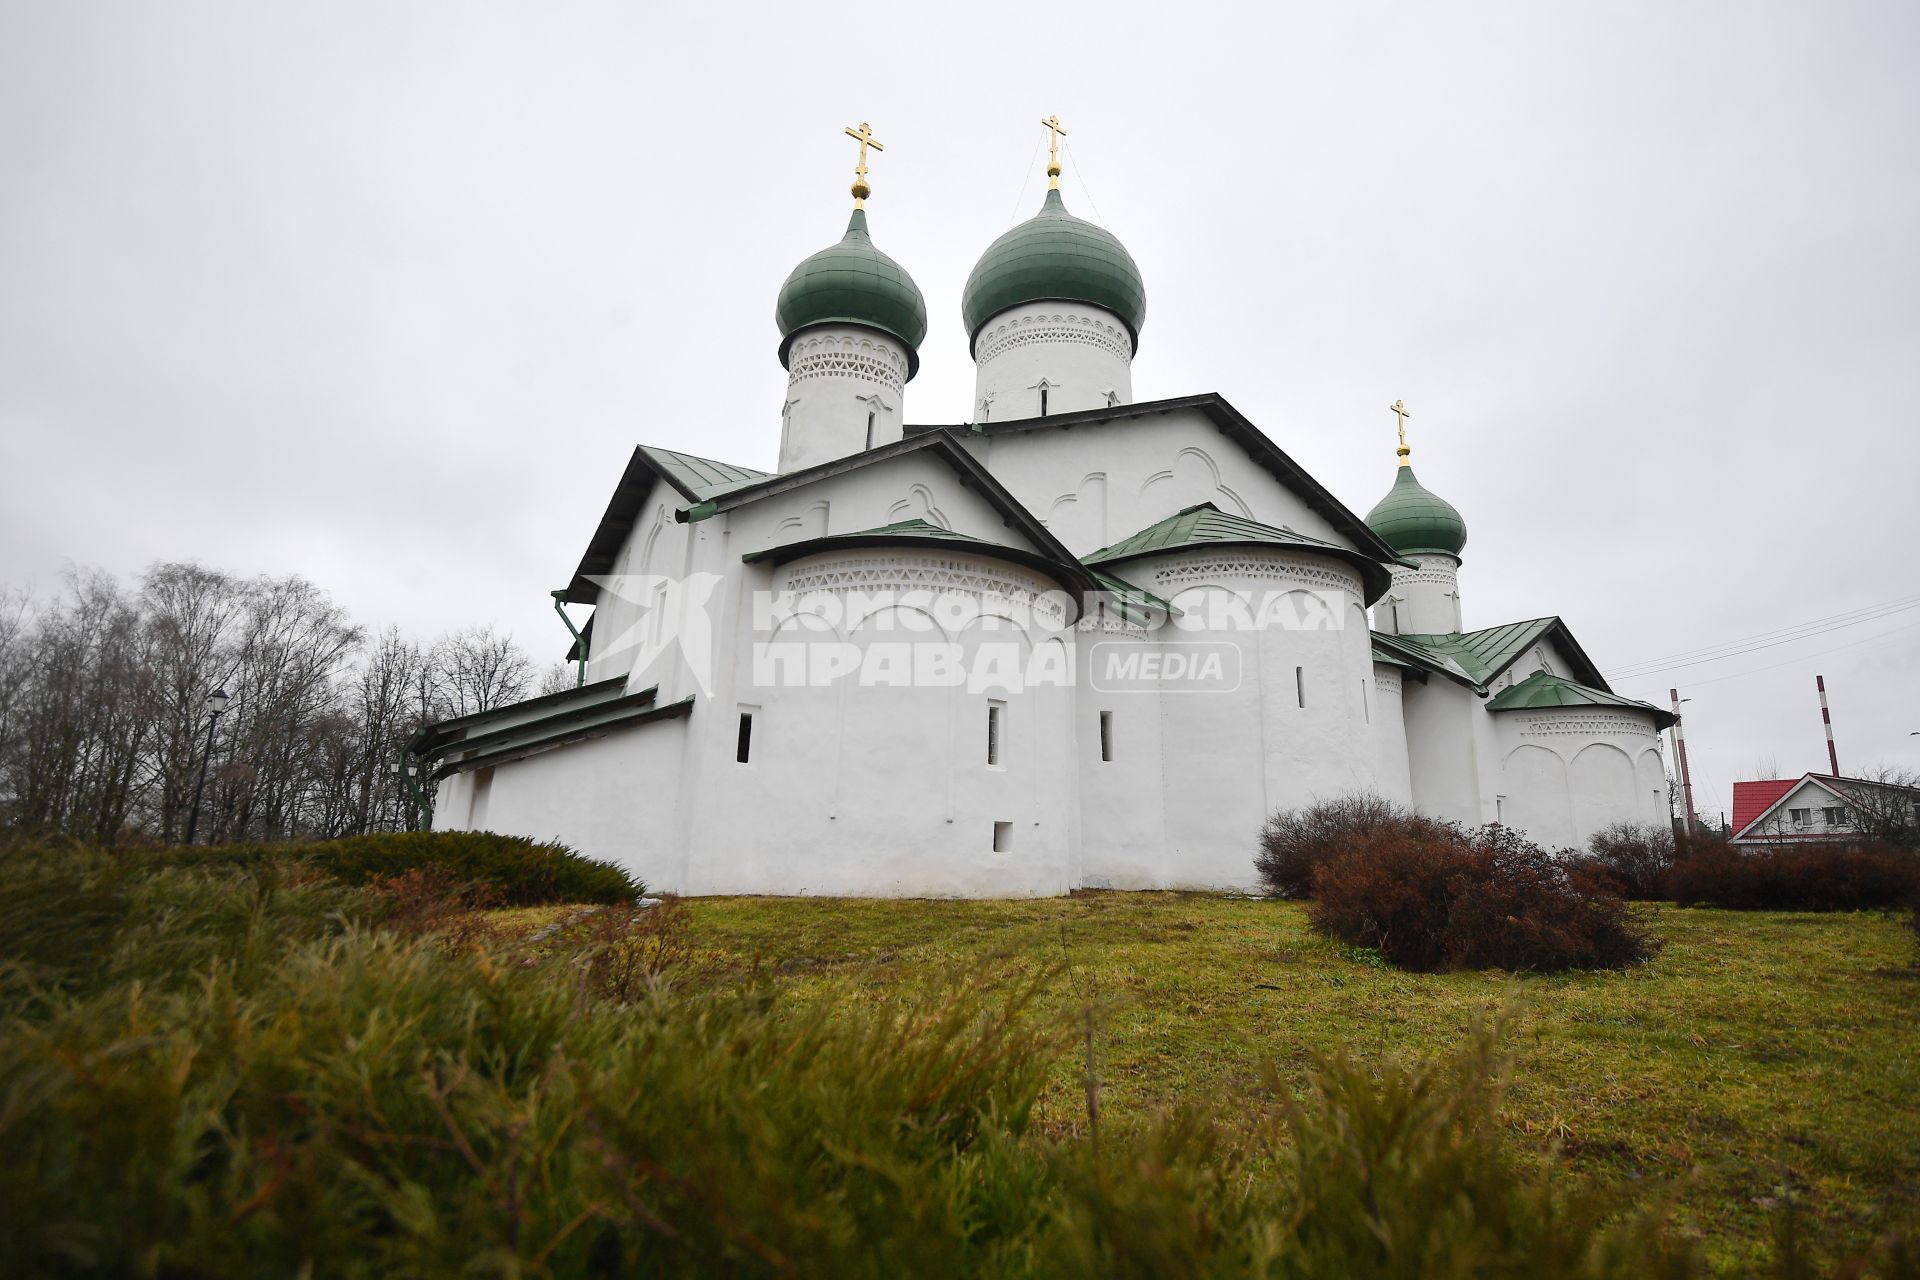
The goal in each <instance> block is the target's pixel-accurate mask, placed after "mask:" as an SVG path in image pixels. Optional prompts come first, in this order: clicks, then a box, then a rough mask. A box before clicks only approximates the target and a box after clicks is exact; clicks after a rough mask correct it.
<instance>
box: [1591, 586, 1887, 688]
mask: <svg viewBox="0 0 1920 1280" xmlns="http://www.w3.org/2000/svg"><path fill="white" fill-rule="evenodd" d="M1915 603H1920V596H1901V597H1898V598H1896V599H1893V600H1883V601H1881V602H1880V603H1878V604H1867V605H1861V606H1860V607H1859V608H1856V609H1846V610H1843V611H1841V612H1839V613H1834V614H1829V615H1827V616H1826V617H1824V618H1814V619H1812V620H1810V621H1807V622H1796V623H1793V624H1791V625H1789V626H1784V627H1775V628H1773V629H1772V630H1771V631H1759V632H1755V633H1754V634H1753V635H1750V636H1741V637H1739V638H1738V639H1735V640H1723V641H1720V642H1719V643H1716V644H1709V645H1701V646H1700V647H1698V648H1695V649H1681V650H1678V651H1676V652H1674V653H1662V654H1656V655H1655V656H1653V657H1650V658H1639V659H1636V660H1635V661H1633V662H1627V663H1622V664H1621V666H1622V669H1623V670H1637V669H1639V668H1641V667H1650V666H1652V665H1653V664H1654V663H1656V662H1677V661H1680V660H1682V659H1685V658H1695V657H1699V656H1701V655H1703V654H1708V653H1717V652H1719V651H1720V650H1722V649H1731V648H1734V647H1736V646H1739V645H1744V644H1751V643H1753V642H1755V641H1759V640H1771V639H1773V638H1774V637H1775V636H1783V635H1785V634H1787V633H1788V632H1790V631H1804V630H1806V629H1807V628H1810V627H1812V628H1818V627H1822V626H1825V625H1826V624H1828V623H1837V622H1840V621H1842V620H1844V619H1848V618H1853V617H1856V616H1858V615H1861V614H1866V613H1874V612H1876V611H1878V610H1881V609H1896V608H1905V607H1908V606H1911V605H1913V604H1915Z"/></svg>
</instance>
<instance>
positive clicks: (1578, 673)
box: [1393, 618, 1613, 693]
mask: <svg viewBox="0 0 1920 1280" xmlns="http://www.w3.org/2000/svg"><path fill="white" fill-rule="evenodd" d="M1393 638H1394V639H1395V640H1397V641H1399V642H1400V643H1401V644H1403V645H1407V646H1410V647H1412V648H1414V649H1417V650H1422V651H1425V652H1428V653H1431V654H1433V655H1435V656H1436V657H1438V656H1445V657H1448V658H1451V659H1452V660H1453V661H1454V662H1455V663H1456V664H1458V666H1459V667H1460V668H1461V669H1462V670H1464V671H1465V672H1466V673H1467V675H1468V676H1469V677H1470V678H1471V679H1472V680H1473V682H1474V683H1475V684H1477V685H1480V686H1482V687H1484V686H1486V685H1489V684H1492V683H1493V682H1494V681H1495V680H1498V679H1499V678H1500V673H1501V672H1503V671H1505V670H1506V669H1507V668H1508V667H1510V666H1512V665H1513V664H1514V663H1515V662H1516V661H1517V660H1518V659H1519V657H1520V655H1521V654H1523V653H1525V652H1526V651H1527V650H1528V649H1529V648H1531V647H1532V646H1533V645H1534V644H1536V643H1537V642H1539V641H1540V640H1542V639H1545V640H1550V641H1552V642H1553V646H1554V647H1555V648H1556V649H1558V650H1559V651H1560V652H1561V654H1562V655H1563V656H1564V657H1565V658H1566V660H1567V663H1568V665H1570V666H1571V667H1572V668H1573V671H1572V674H1573V675H1574V676H1575V677H1577V678H1578V680H1579V682H1580V683H1581V684H1583V685H1587V686H1589V687H1591V688H1594V689H1597V690H1599V691H1600V692H1602V693H1612V692H1613V690H1612V689H1610V688H1608V687H1607V678H1606V677H1605V676H1603V675H1601V674H1600V668H1598V667H1596V666H1594V665H1593V660H1592V659H1591V658H1589V657H1587V651H1586V650H1585V649H1582V648H1581V647H1580V643H1579V641H1577V640H1575V639H1574V638H1573V632H1571V631H1569V630H1567V624H1566V623H1564V622H1562V621H1561V620H1560V619H1559V618H1530V619H1528V620H1527V621H1525V622H1509V623H1507V624H1505V625H1504V626H1498V627H1485V628H1483V629H1481V630H1479V631H1463V632H1460V633H1459V634H1457V635H1402V636H1395V637H1393Z"/></svg>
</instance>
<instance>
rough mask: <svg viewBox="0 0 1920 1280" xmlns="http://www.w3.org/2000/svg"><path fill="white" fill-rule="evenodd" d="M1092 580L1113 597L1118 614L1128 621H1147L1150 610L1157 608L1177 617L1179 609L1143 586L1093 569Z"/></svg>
mask: <svg viewBox="0 0 1920 1280" xmlns="http://www.w3.org/2000/svg"><path fill="white" fill-rule="evenodd" d="M1093 580H1094V581H1095V582H1097V583H1099V584H1100V588H1101V590H1103V591H1105V592H1107V594H1109V595H1111V596H1112V597H1113V598H1114V602H1115V603H1116V604H1117V605H1118V606H1119V609H1120V616H1121V617H1123V618H1125V619H1127V620H1128V621H1129V622H1141V623H1144V622H1147V621H1149V620H1150V619H1151V617H1152V612H1151V611H1152V610H1155V609H1158V610H1159V611H1160V612H1161V613H1163V614H1166V615H1167V616H1168V617H1177V616H1178V615H1179V613H1180V610H1178V609H1176V608H1174V607H1173V605H1172V604H1170V603H1169V602H1167V601H1165V600H1162V599H1161V598H1160V597H1159V596H1157V595H1155V594H1153V592H1151V591H1148V590H1147V589H1146V588H1145V587H1136V586H1134V585H1133V584H1132V583H1131V582H1128V581H1127V580H1126V579H1125V578H1116V577H1114V576H1113V575H1112V574H1110V573H1101V572H1100V571H1099V570H1098V569H1096V570H1094V571H1093Z"/></svg>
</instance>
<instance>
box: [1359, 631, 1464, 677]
mask: <svg viewBox="0 0 1920 1280" xmlns="http://www.w3.org/2000/svg"><path fill="white" fill-rule="evenodd" d="M1371 634H1372V636H1373V660H1374V661H1375V662H1387V663H1392V664H1393V665H1394V666H1396V667H1407V668H1409V669H1411V670H1414V671H1423V672H1428V671H1430V672H1435V673H1438V674H1440V675H1443V676H1447V677H1448V678H1450V679H1452V680H1456V681H1458V682H1459V683H1461V684H1464V685H1466V686H1468V687H1469V688H1472V689H1479V688H1480V687H1481V685H1480V682H1479V681H1477V680H1475V679H1474V678H1473V676H1472V674H1471V673H1470V672H1468V671H1467V669H1466V668H1465V667H1463V666H1461V665H1460V664H1459V663H1458V662H1457V661H1455V660H1454V659H1453V658H1451V657H1449V656H1448V655H1447V654H1444V653H1441V652H1439V651H1438V650H1435V649H1431V648H1428V647H1427V646H1425V645H1419V644H1409V643H1407V639H1406V637H1405V636H1391V635H1387V634H1386V633H1384V632H1380V631H1375V632H1372V633H1371Z"/></svg>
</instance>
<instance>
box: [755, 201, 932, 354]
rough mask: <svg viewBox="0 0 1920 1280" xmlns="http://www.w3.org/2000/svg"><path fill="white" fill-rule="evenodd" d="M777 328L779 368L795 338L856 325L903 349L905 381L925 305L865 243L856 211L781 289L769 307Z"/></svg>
mask: <svg viewBox="0 0 1920 1280" xmlns="http://www.w3.org/2000/svg"><path fill="white" fill-rule="evenodd" d="M773 319H774V323H775V324H777V325H779V326H780V363H781V364H783V365H784V364H785V363H786V362H787V348H788V347H789V346H791V345H792V343H793V335H794V334H796V333H798V332H799V331H800V330H802V329H804V328H807V327H808V326H809V325H816V324H859V325H865V326H866V327H867V328H869V329H878V330H880V332H882V333H885V334H890V335H892V336H893V337H896V338H898V339H900V341H902V342H904V343H906V345H907V377H909V378H911V377H913V375H914V374H916V373H918V372H919V371H920V352H919V347H920V343H921V342H922V341H923V340H924V339H925V338H926V336H927V303H926V299H924V298H922V297H921V296H920V288H919V286H918V285H916V284H914V282H913V277H912V276H910V275H908V274H907V273H906V272H905V271H904V270H902V269H901V267H900V264H899V263H897V262H895V261H894V260H893V259H892V258H889V257H888V256H887V255H886V254H884V253H882V252H880V251H879V250H878V249H876V248H874V247H873V241H872V240H870V239H868V238H867V212H866V210H864V209H855V210H854V211H853V217H852V219H851V220H850V221H848V223H847V234H846V236H845V238H843V239H842V240H841V241H840V243H839V244H835V245H829V246H828V247H826V248H825V249H822V250H821V251H820V252H818V253H816V254H814V255H813V256H812V257H811V258H808V259H807V260H806V261H805V262H802V263H801V264H800V265H799V266H797V267H795V268H794V269H793V274H792V275H790V276H788V277H787V282H786V283H785V284H783V285H781V286H780V300H779V301H778V302H776V303H775V304H774V307H773Z"/></svg>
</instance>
